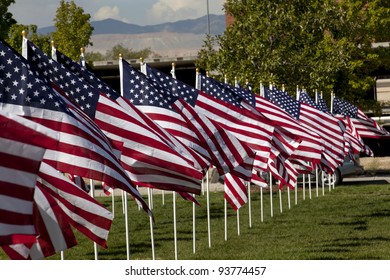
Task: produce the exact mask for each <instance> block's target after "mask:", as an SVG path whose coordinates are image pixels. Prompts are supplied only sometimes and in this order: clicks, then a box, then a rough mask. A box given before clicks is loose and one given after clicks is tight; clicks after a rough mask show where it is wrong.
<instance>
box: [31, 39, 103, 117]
mask: <svg viewBox="0 0 390 280" xmlns="http://www.w3.org/2000/svg"><path fill="white" fill-rule="evenodd" d="M28 60H29V62H30V63H31V64H32V65H34V66H36V67H37V69H38V70H39V71H40V72H41V73H42V74H43V75H44V76H45V77H47V78H48V79H49V80H50V81H51V82H52V83H53V84H55V85H56V86H57V87H59V88H60V90H61V91H62V94H64V95H65V96H66V97H67V98H68V99H69V100H71V101H72V102H73V103H75V104H76V106H78V107H79V108H80V109H81V110H82V111H84V112H85V113H86V114H87V115H88V116H90V117H91V118H92V119H94V117H95V113H96V106H97V103H98V100H99V95H100V94H99V91H98V90H97V89H95V88H94V87H92V86H91V85H90V84H89V83H88V82H86V81H85V79H83V78H82V77H78V76H77V75H75V74H74V73H73V72H71V71H70V70H68V69H67V68H65V66H64V65H62V64H60V63H58V62H57V61H54V60H53V59H51V58H49V57H48V56H47V55H46V54H44V53H43V52H42V51H41V50H39V49H38V48H37V47H36V46H35V45H34V44H32V43H31V42H30V41H28Z"/></svg>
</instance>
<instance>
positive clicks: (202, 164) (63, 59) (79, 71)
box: [52, 49, 209, 169]
mask: <svg viewBox="0 0 390 280" xmlns="http://www.w3.org/2000/svg"><path fill="white" fill-rule="evenodd" d="M52 52H53V53H54V54H55V55H54V57H55V58H56V59H57V61H58V62H60V63H62V64H63V65H65V66H66V67H67V68H68V69H70V70H72V72H73V73H75V74H76V75H81V76H82V77H83V78H84V79H85V80H86V81H87V82H88V83H90V84H91V85H92V86H93V87H95V88H97V89H99V91H101V92H103V93H105V94H106V95H107V96H112V97H115V96H117V95H118V93H117V92H116V91H115V90H114V89H113V88H112V87H110V86H108V85H107V84H106V83H105V82H104V81H103V80H102V79H100V78H99V77H97V76H96V75H95V74H94V73H92V72H90V71H88V69H87V68H85V67H81V66H80V65H79V64H77V63H75V62H74V61H72V60H71V59H70V58H68V57H67V56H65V55H64V54H62V53H61V52H59V51H58V50H56V49H54V50H53V51H52ZM120 100H122V99H121V98H117V101H119V103H120V104H123V102H120ZM124 107H125V108H127V107H129V105H128V103H126V104H125V105H124ZM135 109H136V108H135V107H133V108H131V110H135ZM138 113H139V114H140V113H141V111H139V112H138ZM143 117H144V120H145V121H147V122H146V125H148V126H149V128H150V129H153V130H154V132H155V133H157V134H158V135H159V136H160V137H161V138H163V139H165V141H167V143H169V145H170V146H171V147H173V148H174V149H176V150H178V151H179V153H181V154H183V156H184V157H186V158H187V159H189V160H191V162H192V163H193V164H194V166H195V167H196V168H198V169H205V168H207V166H208V165H209V162H208V161H207V160H206V159H204V158H203V157H202V156H201V155H199V154H198V153H196V152H194V151H193V150H192V149H190V148H189V147H188V145H184V144H182V143H181V142H180V141H177V139H176V138H175V137H172V135H171V134H170V133H169V132H168V131H167V130H165V129H162V127H160V126H159V125H158V124H157V123H156V122H155V121H153V120H152V119H150V120H149V119H148V117H147V116H146V115H144V116H143Z"/></svg>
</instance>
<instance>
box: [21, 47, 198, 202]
mask: <svg viewBox="0 0 390 280" xmlns="http://www.w3.org/2000/svg"><path fill="white" fill-rule="evenodd" d="M28 43H29V44H28V46H29V49H28V51H29V60H30V61H31V62H32V63H34V65H36V67H37V68H38V69H40V71H41V72H42V73H44V74H45V75H46V76H47V77H48V79H50V81H51V82H52V83H53V84H55V85H56V87H57V90H58V92H60V93H61V94H62V95H64V96H66V97H67V98H68V99H69V100H71V101H72V102H74V104H77V106H78V108H80V109H81V110H82V111H83V112H84V113H86V114H87V115H88V116H89V117H90V118H91V119H93V120H94V122H95V123H96V124H97V125H98V127H99V128H100V129H102V131H103V132H104V134H105V135H106V136H108V137H109V138H110V139H112V140H114V141H118V142H122V143H123V146H122V148H121V152H122V153H121V164H122V166H123V167H124V169H125V170H126V171H127V172H128V175H129V176H130V178H131V180H132V181H133V182H134V183H136V184H137V185H140V186H141V185H142V186H147V187H157V188H161V189H169V190H172V189H175V190H179V191H187V192H191V193H200V181H201V178H202V172H201V171H200V170H198V169H196V168H194V166H193V165H191V164H190V163H189V161H188V160H187V159H185V158H184V157H183V156H182V155H181V154H180V153H179V152H177V151H175V150H173V149H172V147H170V146H169V145H168V144H167V143H166V142H165V141H164V140H162V139H161V138H160V137H159V136H158V135H157V134H156V133H155V132H154V131H153V130H152V129H150V127H149V126H147V125H146V123H145V119H143V118H144V117H145V116H144V115H143V114H142V113H141V112H140V111H139V110H137V109H136V108H135V107H134V106H131V104H127V106H128V107H126V108H124V106H125V105H126V104H124V105H122V104H121V105H120V104H119V99H121V97H120V96H119V95H117V96H107V95H106V94H104V93H103V92H101V91H99V90H97V89H96V88H94V87H93V86H92V85H91V84H90V83H88V82H87V81H85V79H83V78H82V77H78V76H76V75H75V74H73V73H72V71H70V70H68V69H67V68H65V67H64V66H63V65H61V64H59V63H58V62H56V61H54V60H52V59H50V58H49V57H47V56H46V55H45V54H43V53H42V51H40V50H39V49H37V48H36V47H35V46H34V45H33V44H32V43H31V42H28ZM122 101H123V102H124V103H126V102H125V101H124V100H122ZM126 175H127V174H126ZM85 177H86V176H85ZM87 178H88V177H87ZM100 181H103V182H105V183H107V184H109V185H110V186H112V187H117V186H116V184H113V183H111V182H109V181H108V180H100ZM133 186H134V185H133ZM126 191H128V190H126ZM131 191H132V192H130V191H128V192H130V193H131V194H132V195H133V196H134V197H135V198H136V199H137V200H139V201H141V203H142V204H143V208H144V209H145V206H146V204H145V202H144V201H143V199H142V197H141V196H140V194H139V193H138V191H137V190H136V189H135V188H133V189H132V190H131Z"/></svg>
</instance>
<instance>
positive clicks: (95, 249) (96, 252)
mask: <svg viewBox="0 0 390 280" xmlns="http://www.w3.org/2000/svg"><path fill="white" fill-rule="evenodd" d="M89 184H90V185H91V194H90V195H91V197H92V198H94V197H95V182H94V181H93V180H92V179H89ZM93 251H94V252H95V260H97V259H98V248H97V243H96V242H93Z"/></svg>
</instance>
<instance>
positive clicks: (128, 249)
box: [124, 192, 130, 260]
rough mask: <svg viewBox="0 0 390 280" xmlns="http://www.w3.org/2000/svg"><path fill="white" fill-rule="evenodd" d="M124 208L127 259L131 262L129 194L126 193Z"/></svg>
mask: <svg viewBox="0 0 390 280" xmlns="http://www.w3.org/2000/svg"><path fill="white" fill-rule="evenodd" d="M124 206H125V207H124V208H125V231H126V257H127V260H130V238H129V220H128V213H127V192H124Z"/></svg>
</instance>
